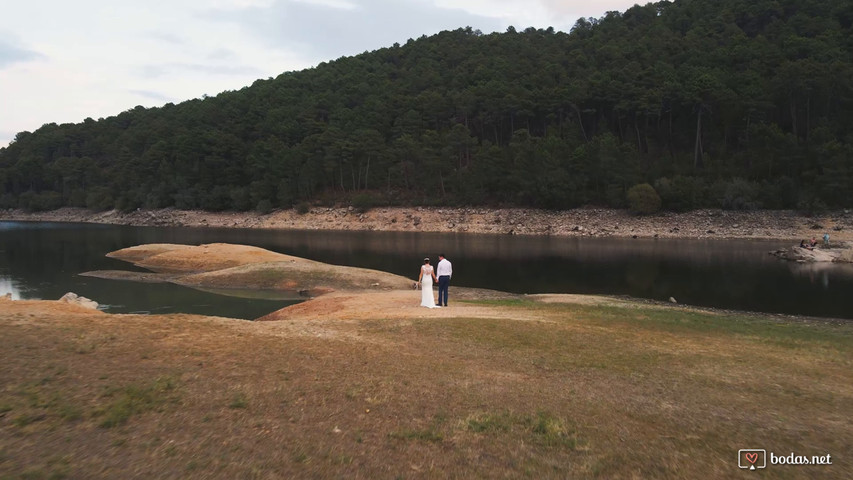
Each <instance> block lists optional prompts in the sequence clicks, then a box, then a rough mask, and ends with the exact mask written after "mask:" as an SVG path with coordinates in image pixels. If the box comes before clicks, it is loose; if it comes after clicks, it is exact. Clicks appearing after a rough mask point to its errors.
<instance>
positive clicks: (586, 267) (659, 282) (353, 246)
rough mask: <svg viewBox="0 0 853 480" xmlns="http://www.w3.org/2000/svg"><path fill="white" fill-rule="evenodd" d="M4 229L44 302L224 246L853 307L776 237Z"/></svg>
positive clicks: (9, 249)
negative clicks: (141, 251) (113, 255)
mask: <svg viewBox="0 0 853 480" xmlns="http://www.w3.org/2000/svg"><path fill="white" fill-rule="evenodd" d="M3 226H4V224H3V223H0V272H2V275H3V276H4V277H9V278H11V279H12V282H18V284H17V287H18V290H19V291H20V292H21V293H22V294H24V295H25V296H26V295H30V294H32V295H41V296H42V297H41V298H59V297H60V296H61V295H62V294H64V293H65V292H66V291H68V290H67V289H68V288H74V289H78V288H79V289H80V290H79V291H77V290H74V291H75V292H76V293H79V294H82V295H84V296H87V297H89V298H94V299H95V300H99V295H98V291H99V290H100V291H102V292H105V291H106V289H109V288H116V289H117V290H118V289H119V288H120V287H119V286H118V285H116V286H114V287H113V286H111V285H109V284H106V283H101V282H97V280H96V279H91V278H86V277H79V276H77V274H78V273H80V272H85V271H91V270H112V269H120V270H131V269H133V267H132V266H131V265H130V264H127V263H124V262H120V261H117V260H113V259H108V258H105V257H104V255H105V254H106V253H108V252H110V251H113V250H118V249H120V248H124V247H129V246H132V245H138V244H143V243H183V244H194V245H198V244H202V243H215V242H227V243H240V244H248V245H254V246H258V247H262V248H267V249H270V250H273V251H276V252H280V253H285V254H290V255H296V256H300V257H305V258H310V259H313V260H319V261H322V262H327V263H332V264H338V265H349V266H355V267H363V268H372V269H376V270H381V271H385V272H390V273H395V274H398V275H404V276H406V277H408V278H412V279H414V278H416V276H417V273H418V269H419V268H420V265H421V263H422V259H423V257H424V256H429V257H431V258H435V257H436V256H437V254H438V253H442V252H443V253H446V254H447V256H448V258H449V259H450V260H451V261H452V262H453V265H454V276H453V283H452V284H453V286H460V287H461V286H465V287H479V288H490V289H496V290H503V291H508V292H514V293H552V292H553V293H594V294H607V295H632V296H636V297H644V298H653V299H657V300H662V301H665V300H666V299H667V298H669V297H670V296H673V297H675V298H676V299H677V300H678V301H679V302H680V303H688V304H694V305H703V306H712V307H721V308H734V309H747V310H758V311H772V312H782V313H803V314H812V315H825V316H836V317H838V316H850V315H851V314H850V313H849V312H853V298H848V297H849V295H848V293H847V292H849V291H850V289H851V288H853V265H838V264H798V263H793V262H786V261H783V260H779V259H777V258H775V257H774V256H772V255H769V254H768V252H770V251H773V250H775V249H777V248H780V247H783V246H785V245H780V243H779V242H772V241H756V240H679V239H631V238H591V237H547V236H542V237H535V236H521V235H519V236H516V235H479V234H441V233H421V232H345V231H340V232H334V231H332V232H329V231H292V230H290V231H288V230H257V229H217V228H182V227H165V228H164V227H121V226H101V225H80V224H65V225H60V224H53V225H48V226H45V225H44V224H42V225H41V226H38V225H36V226H34V225H26V226H25V227H26V228H15V229H11V230H9V229H6V228H3ZM824 273H826V275H825V277H824V276H822V275H823V274H824ZM812 278H813V279H814V280H813V281H812ZM102 282H106V281H102ZM0 285H2V284H0ZM829 285H831V287H830V286H829ZM0 288H2V287H0ZM7 288H8V287H7ZM164 288H169V287H168V286H166V287H164ZM154 291H156V292H157V298H156V302H158V304H170V303H168V302H179V301H181V302H182V301H185V300H186V299H183V300H181V299H178V298H175V299H172V298H171V297H169V296H168V295H171V294H172V293H173V292H172V291H171V290H170V291H163V292H160V291H159V290H158V289H152V290H151V291H150V292H149V293H147V294H146V295H148V294H150V295H153V293H151V292H154ZM28 292H29V293H28ZM90 292H91V293H90ZM2 293H5V292H3V291H2V290H0V294H2ZM122 294H123V293H122V292H117V293H116V295H122ZM141 295H143V294H142V293H141V292H137V293H136V296H141ZM181 295H182V296H187V295H189V294H188V293H187V292H183V293H182V294H181ZM452 295H453V294H452V291H451V297H452ZM132 300H133V298H130V297H129V298H128V299H127V300H126V301H127V302H130V301H132ZM149 300H150V301H155V298H153V297H152V298H151V299H149ZM118 301H122V302H123V301H125V300H124V299H122V300H118ZM199 301H204V302H207V301H208V300H202V299H201V298H200V299H199ZM229 305H230V303H229Z"/></svg>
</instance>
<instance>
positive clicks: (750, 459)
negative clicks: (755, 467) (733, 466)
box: [746, 452, 758, 463]
mask: <svg viewBox="0 0 853 480" xmlns="http://www.w3.org/2000/svg"><path fill="white" fill-rule="evenodd" d="M757 460H758V452H752V453H747V454H746V461H747V462H749V463H755V462H756V461H757Z"/></svg>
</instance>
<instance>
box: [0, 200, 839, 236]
mask: <svg viewBox="0 0 853 480" xmlns="http://www.w3.org/2000/svg"><path fill="white" fill-rule="evenodd" d="M0 220H7V221H49V222H79V223H98V224H111V225H132V226H175V227H216V228H257V229H292V230H329V231H335V230H349V231H394V232H407V231H411V232H438V233H478V234H504V235H554V236H588V237H638V238H650V237H658V238H693V239H696V238H720V239H725V238H753V239H778V240H781V239H784V240H797V241H799V240H801V239H807V238H812V237H817V238H818V239H820V238H821V237H822V236H823V234H824V233H829V234H830V237H831V240H832V241H836V240H837V241H851V240H853V213H851V211H849V210H842V211H836V212H830V213H826V214H822V215H816V216H807V215H803V214H800V213H797V212H794V211H790V210H766V211H723V210H695V211H692V212H685V213H673V212H662V213H659V214H656V215H649V216H637V215H633V214H631V213H629V212H627V211H625V210H613V209H601V208H579V209H574V210H565V211H548V210H536V209H487V208H437V207H380V208H374V209H372V210H369V211H367V212H363V213H361V212H358V211H357V210H355V209H353V208H352V207H334V208H333V207H314V208H312V209H311V210H310V211H309V212H307V213H303V214H300V213H298V212H297V211H295V210H277V211H274V212H272V213H269V214H266V215H261V214H257V213H254V212H205V211H198V210H176V209H173V208H166V209H159V210H136V211H133V212H129V213H122V212H119V211H116V210H110V211H106V212H92V211H89V210H86V209H80V208H62V209H59V210H54V211H49V212H24V211H20V210H5V211H0Z"/></svg>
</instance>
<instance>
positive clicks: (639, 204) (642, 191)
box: [627, 183, 661, 215]
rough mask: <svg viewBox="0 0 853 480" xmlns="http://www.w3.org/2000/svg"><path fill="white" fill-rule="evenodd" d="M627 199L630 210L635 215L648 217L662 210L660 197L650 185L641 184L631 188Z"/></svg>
mask: <svg viewBox="0 0 853 480" xmlns="http://www.w3.org/2000/svg"><path fill="white" fill-rule="evenodd" d="M627 198H628V208H630V209H631V211H632V212H634V213H639V214H641V215H648V214H650V213H655V212H657V211H658V210H660V205H661V200H660V195H658V192H656V191H655V189H654V187H652V186H651V185H649V184H648V183H641V184H639V185H634V186H633V187H631V188H629V189H628V194H627Z"/></svg>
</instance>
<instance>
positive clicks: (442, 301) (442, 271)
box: [435, 253, 453, 307]
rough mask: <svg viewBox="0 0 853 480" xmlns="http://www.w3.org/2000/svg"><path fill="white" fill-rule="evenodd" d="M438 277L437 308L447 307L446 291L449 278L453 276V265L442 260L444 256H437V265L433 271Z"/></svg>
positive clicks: (444, 259)
mask: <svg viewBox="0 0 853 480" xmlns="http://www.w3.org/2000/svg"><path fill="white" fill-rule="evenodd" d="M435 275H436V276H437V277H438V303H437V304H436V305H439V306H442V305H443V306H445V307H446V306H447V289H448V287H450V277H452V276H453V265H451V264H450V261H449V260H447V259H446V258H444V254H443V253H442V254H440V255H439V256H438V265H437V266H436V269H435Z"/></svg>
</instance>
